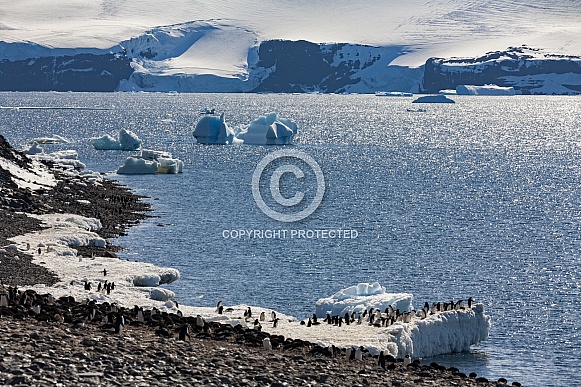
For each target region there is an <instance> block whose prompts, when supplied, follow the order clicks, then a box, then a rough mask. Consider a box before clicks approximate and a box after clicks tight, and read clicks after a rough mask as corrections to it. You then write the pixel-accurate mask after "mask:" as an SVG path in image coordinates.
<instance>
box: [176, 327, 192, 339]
mask: <svg viewBox="0 0 581 387" xmlns="http://www.w3.org/2000/svg"><path fill="white" fill-rule="evenodd" d="M186 338H188V340H190V328H189V326H188V324H184V326H183V327H182V328H181V329H180V333H179V340H181V341H186Z"/></svg>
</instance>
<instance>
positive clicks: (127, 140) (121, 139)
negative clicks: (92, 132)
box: [91, 129, 141, 151]
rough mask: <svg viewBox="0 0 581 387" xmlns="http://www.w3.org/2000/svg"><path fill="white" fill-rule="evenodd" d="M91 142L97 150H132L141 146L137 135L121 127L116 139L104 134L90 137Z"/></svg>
mask: <svg viewBox="0 0 581 387" xmlns="http://www.w3.org/2000/svg"><path fill="white" fill-rule="evenodd" d="M91 143H92V144H93V146H94V147H95V149H98V150H125V151H134V150H138V149H139V148H141V140H140V139H139V137H137V135H136V134H135V133H133V132H132V131H130V130H127V129H121V130H120V131H119V135H118V138H117V139H115V138H113V137H111V136H110V135H108V134H106V135H104V136H102V137H99V138H93V139H91Z"/></svg>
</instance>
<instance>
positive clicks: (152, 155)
mask: <svg viewBox="0 0 581 387" xmlns="http://www.w3.org/2000/svg"><path fill="white" fill-rule="evenodd" d="M183 170H184V163H183V161H181V160H179V159H174V158H173V157H172V155H171V154H170V153H168V152H162V151H155V150H150V149H143V150H141V151H140V152H139V154H138V155H135V156H129V157H128V158H127V159H126V160H125V163H124V164H123V165H122V166H120V167H119V169H117V173H118V174H120V175H147V174H156V173H160V174H176V173H183Z"/></svg>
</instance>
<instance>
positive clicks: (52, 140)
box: [29, 134, 70, 145]
mask: <svg viewBox="0 0 581 387" xmlns="http://www.w3.org/2000/svg"><path fill="white" fill-rule="evenodd" d="M69 142H70V141H69V140H67V139H66V138H64V137H62V136H59V135H58V134H53V135H52V137H37V138H32V139H30V141H29V144H31V145H32V144H33V143H37V144H68V143H69Z"/></svg>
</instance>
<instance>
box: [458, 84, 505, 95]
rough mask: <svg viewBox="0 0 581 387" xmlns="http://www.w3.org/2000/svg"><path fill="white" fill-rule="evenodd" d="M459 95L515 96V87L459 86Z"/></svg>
mask: <svg viewBox="0 0 581 387" xmlns="http://www.w3.org/2000/svg"><path fill="white" fill-rule="evenodd" d="M456 94H457V95H515V91H514V87H502V86H497V85H484V86H475V85H458V86H456Z"/></svg>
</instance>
